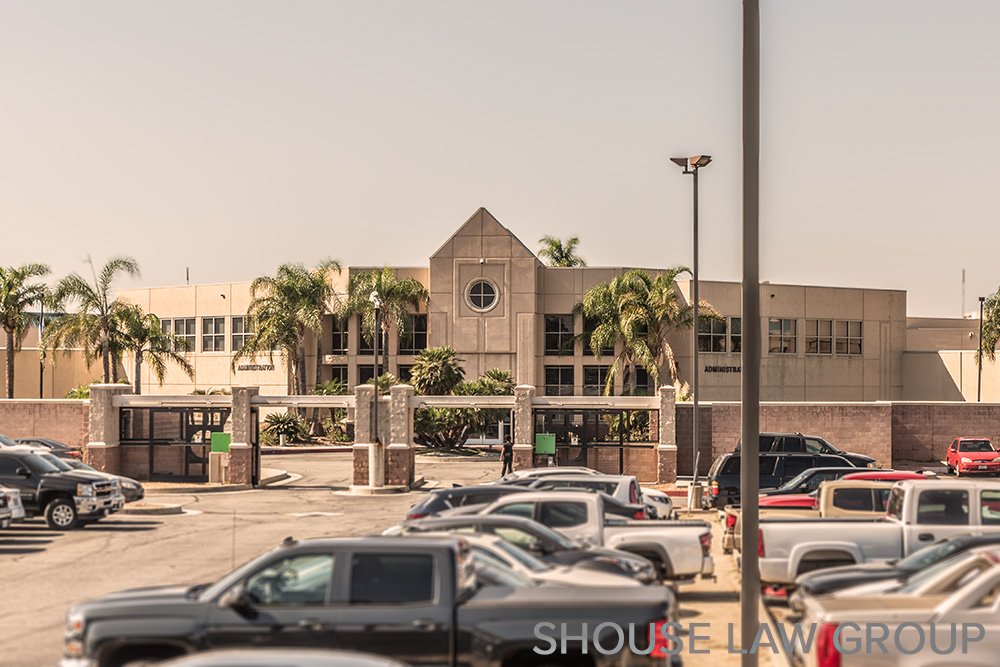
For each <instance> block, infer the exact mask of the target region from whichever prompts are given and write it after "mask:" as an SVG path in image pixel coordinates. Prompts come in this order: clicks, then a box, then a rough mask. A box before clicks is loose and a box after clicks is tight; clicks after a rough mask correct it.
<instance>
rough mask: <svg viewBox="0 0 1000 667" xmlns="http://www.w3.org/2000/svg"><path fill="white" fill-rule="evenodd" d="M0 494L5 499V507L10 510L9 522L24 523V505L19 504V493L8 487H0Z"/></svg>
mask: <svg viewBox="0 0 1000 667" xmlns="http://www.w3.org/2000/svg"><path fill="white" fill-rule="evenodd" d="M0 494H3V495H4V496H6V498H7V507H9V508H10V512H11V517H10V520H11V521H24V504H23V503H22V502H21V491H20V490H18V489H12V488H10V487H9V486H0Z"/></svg>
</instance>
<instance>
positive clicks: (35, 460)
mask: <svg viewBox="0 0 1000 667" xmlns="http://www.w3.org/2000/svg"><path fill="white" fill-rule="evenodd" d="M46 456H51V455H50V454H45V455H42V454H38V453H36V452H35V451H33V450H32V449H30V448H27V447H5V448H2V449H0V485H3V486H9V487H12V488H14V489H17V490H18V491H20V492H21V503H22V504H23V505H24V512H25V514H26V515H27V516H28V517H32V516H44V517H45V521H46V523H48V525H49V528H51V529H52V530H70V529H72V528H76V527H77V526H79V525H82V524H85V523H88V522H92V521H97V520H99V519H102V518H104V517H106V516H107V515H109V514H111V513H113V512H117V511H118V510H120V509H121V508H122V507H123V506H124V505H125V498H124V496H122V494H121V490H120V488H119V486H118V482H116V481H115V480H111V479H108V478H107V477H106V476H104V475H102V474H101V473H94V472H87V471H83V470H61V469H60V468H59V467H57V466H56V465H54V464H53V463H51V462H50V461H48V460H46Z"/></svg>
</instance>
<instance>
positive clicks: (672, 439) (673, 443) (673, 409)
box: [656, 387, 677, 484]
mask: <svg viewBox="0 0 1000 667" xmlns="http://www.w3.org/2000/svg"><path fill="white" fill-rule="evenodd" d="M659 398H660V409H659V412H658V415H657V417H658V420H659V423H660V429H659V439H658V440H657V443H656V459H657V464H656V468H657V474H656V478H657V481H658V482H659V483H660V484H672V483H674V482H676V481H677V404H676V400H677V397H676V392H675V390H674V388H673V387H660V391H659Z"/></svg>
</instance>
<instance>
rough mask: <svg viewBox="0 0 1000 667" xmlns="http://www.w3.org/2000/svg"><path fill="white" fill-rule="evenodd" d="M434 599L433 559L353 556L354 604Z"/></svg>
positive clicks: (401, 602) (386, 555)
mask: <svg viewBox="0 0 1000 667" xmlns="http://www.w3.org/2000/svg"><path fill="white" fill-rule="evenodd" d="M433 599H434V558H433V557H432V556H430V555H428V554H364V553H361V554H354V556H352V558H351V604H413V603H417V602H429V601H431V600H433Z"/></svg>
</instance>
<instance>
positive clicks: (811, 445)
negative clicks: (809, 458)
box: [805, 438, 834, 454]
mask: <svg viewBox="0 0 1000 667" xmlns="http://www.w3.org/2000/svg"><path fill="white" fill-rule="evenodd" d="M805 443H806V451H807V452H809V453H810V454H833V453H834V449H833V447H831V446H830V445H828V444H827V443H825V442H823V441H822V440H819V439H818V438H806V439H805Z"/></svg>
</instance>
